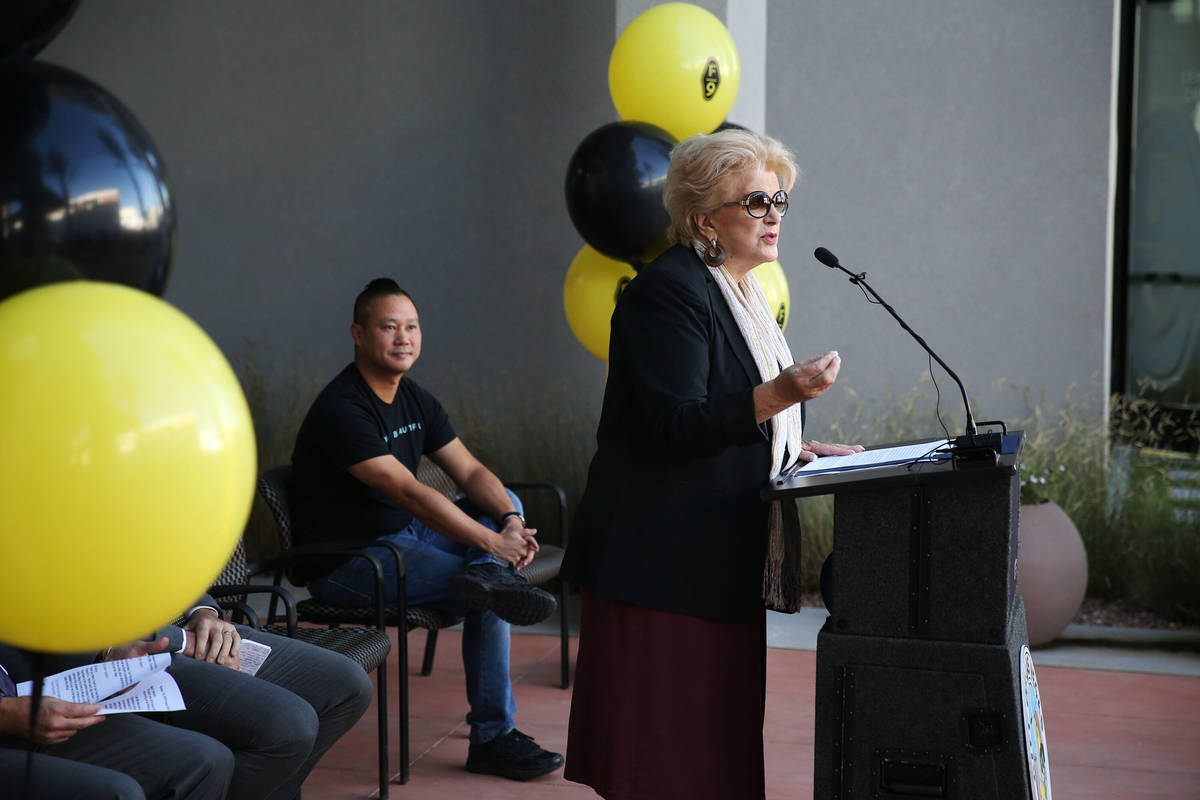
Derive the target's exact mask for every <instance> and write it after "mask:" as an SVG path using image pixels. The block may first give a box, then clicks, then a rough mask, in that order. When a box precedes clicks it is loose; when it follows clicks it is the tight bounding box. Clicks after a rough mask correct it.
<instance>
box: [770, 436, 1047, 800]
mask: <svg viewBox="0 0 1200 800" xmlns="http://www.w3.org/2000/svg"><path fill="white" fill-rule="evenodd" d="M1022 442H1023V436H1022V434H1020V433H1014V434H1008V435H1006V436H1005V437H1004V445H1003V447H1002V448H1001V449H1002V450H1003V451H1004V452H1002V453H1001V454H1000V455H999V456H998V458H996V459H995V461H994V463H991V462H988V463H985V464H983V465H980V464H979V463H977V462H975V463H970V464H968V463H962V464H960V463H956V461H955V460H954V459H951V458H946V459H944V460H941V461H935V462H928V461H922V462H916V463H904V464H897V465H891V466H877V467H871V468H866V469H858V470H851V471H845V472H830V473H817V474H813V475H805V474H804V473H801V475H800V476H792V477H787V478H783V479H776V480H773V481H772V482H771V484H770V485H769V486H768V487H767V488H766V489H764V490H763V493H762V494H763V498H764V499H769V500H773V499H776V498H795V497H805V496H813V495H821V494H832V495H834V537H833V563H832V569H833V584H832V585H833V597H832V598H831V604H832V606H833V608H832V610H831V612H830V616H829V618H828V619H827V620H826V622H825V625H824V627H823V628H822V629H821V632H820V634H819V635H818V638H817V683H816V740H815V752H814V755H815V758H814V775H813V786H814V797H815V798H817V800H849V799H850V798H880V799H881V800H906V799H907V798H915V797H937V798H962V800H988V799H990V798H994V800H1019V799H1020V798H1026V800H1031V799H1032V800H1047V798H1049V797H1050V779H1049V767H1048V764H1047V762H1046V748H1045V735H1044V725H1043V724H1042V721H1041V704H1040V697H1039V696H1038V693H1037V681H1036V677H1035V676H1034V674H1033V665H1032V659H1030V658H1029V656H1028V652H1029V651H1028V639H1027V634H1026V629H1025V610H1024V606H1023V604H1022V602H1021V599H1020V597H1019V596H1018V595H1017V593H1016V564H1017V526H1018V513H1019V512H1018V510H1019V488H1020V483H1019V473H1020V449H1021V444H1022ZM883 447H890V445H884V446H883ZM872 449H877V448H872ZM1031 775H1032V778H1031Z"/></svg>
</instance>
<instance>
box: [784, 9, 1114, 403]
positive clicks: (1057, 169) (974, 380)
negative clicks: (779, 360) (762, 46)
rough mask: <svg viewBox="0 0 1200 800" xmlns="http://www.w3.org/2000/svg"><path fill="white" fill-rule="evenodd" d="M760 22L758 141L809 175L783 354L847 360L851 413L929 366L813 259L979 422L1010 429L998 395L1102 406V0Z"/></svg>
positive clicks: (823, 13)
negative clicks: (878, 301)
mask: <svg viewBox="0 0 1200 800" xmlns="http://www.w3.org/2000/svg"><path fill="white" fill-rule="evenodd" d="M767 23H768V32H767V43H768V51H769V54H770V55H769V58H768V64H769V65H771V64H773V65H774V66H773V67H771V66H769V67H768V75H769V76H771V77H769V78H768V81H769V82H770V83H771V84H773V85H771V86H768V90H767V114H766V116H767V130H768V132H769V133H771V134H772V135H774V136H776V137H778V138H780V139H782V140H783V141H785V142H787V143H788V144H790V145H791V146H792V147H793V148H794V149H795V151H796V153H797V155H798V157H799V161H800V163H801V166H802V167H803V169H804V171H805V173H806V176H805V178H804V181H803V183H801V184H800V186H799V188H798V190H797V191H796V192H794V201H793V206H792V209H793V210H792V212H791V214H790V215H789V216H788V218H787V220H786V224H785V225H784V228H785V230H784V233H783V243H782V245H781V247H780V251H781V254H780V261H781V263H782V264H783V265H784V267H785V271H786V273H787V276H788V280H789V284H790V289H791V296H792V302H793V308H794V316H793V317H792V321H791V323H790V324H789V328H788V339H789V342H790V343H791V345H792V349H793V351H794V352H795V353H796V354H797V355H799V354H800V353H816V352H820V351H823V350H824V349H826V348H834V349H837V350H838V351H839V352H840V353H841V354H842V356H843V362H844V363H843V368H842V375H841V381H842V382H844V383H845V384H846V385H849V386H853V387H854V388H855V389H856V390H857V391H858V393H859V396H860V397H863V396H867V397H869V396H873V395H877V394H878V393H880V392H881V391H882V390H884V389H885V388H889V387H890V388H892V389H894V390H897V391H903V390H906V389H908V388H909V387H911V386H912V385H913V383H914V380H915V379H916V378H917V376H918V374H919V373H920V372H921V371H922V370H924V369H926V358H925V355H924V352H923V351H922V350H921V349H920V348H919V346H918V345H916V344H915V343H911V342H910V341H908V340H907V338H906V337H905V335H904V333H903V331H901V330H900V328H899V327H898V326H897V325H896V323H895V322H894V321H893V320H892V318H891V317H890V316H889V315H888V314H887V312H886V311H884V310H883V309H881V308H879V307H877V306H870V305H868V304H867V302H866V300H865V299H864V298H863V296H862V295H861V294H860V293H859V291H858V290H857V289H856V288H855V287H853V286H851V285H850V284H849V283H848V282H847V281H846V280H845V278H844V276H842V274H841V273H834V272H832V271H830V270H828V269H826V268H825V267H823V266H821V265H820V264H818V263H817V262H816V261H814V260H813V258H812V255H811V254H812V251H813V249H814V248H815V247H817V246H822V245H823V246H825V247H828V248H829V249H830V250H832V251H833V252H834V253H836V254H837V255H838V257H839V258H840V259H841V261H842V263H843V264H846V265H848V266H851V267H853V268H854V269H855V270H856V271H866V272H867V273H868V281H869V282H870V283H871V285H872V286H873V287H874V288H875V289H876V291H878V292H879V293H880V294H881V295H882V296H883V297H884V299H885V300H887V301H888V302H890V303H891V304H892V306H894V307H895V308H896V309H897V311H899V312H900V314H901V316H903V317H905V319H906V320H907V321H908V323H909V324H910V325H911V326H912V327H913V328H914V329H915V330H916V331H917V332H918V333H920V334H921V335H922V336H923V337H924V338H925V339H926V341H927V342H929V344H930V345H931V346H932V347H933V348H934V350H936V351H937V352H938V353H939V354H940V355H941V356H942V358H943V359H945V360H946V362H947V363H949V364H950V365H951V366H952V367H954V368H955V370H956V371H957V372H958V373H959V376H960V377H961V378H962V380H963V382H964V383H966V385H967V387H968V389H969V391H970V394H971V402H972V406H973V407H974V410H975V412H976V416H977V417H979V418H983V419H992V418H996V417H1006V418H1015V417H1016V416H1017V415H1018V414H1019V413H1020V411H1021V408H1022V405H1023V404H1022V403H1021V402H1020V399H1019V397H1020V392H1014V391H1011V390H1003V391H1002V390H997V389H996V388H995V387H994V386H993V384H994V382H995V381H997V380H999V379H1003V381H1004V382H1005V383H1010V384H1015V385H1016V386H1018V387H1030V388H1032V389H1033V391H1034V393H1035V395H1036V394H1039V393H1041V392H1044V393H1045V395H1046V397H1047V399H1048V400H1050V401H1052V402H1057V401H1061V400H1062V399H1063V398H1064V396H1065V393H1066V391H1067V388H1068V387H1069V386H1070V384H1071V383H1078V384H1080V386H1081V387H1083V388H1084V389H1085V390H1087V391H1090V393H1091V395H1092V396H1093V397H1095V396H1096V394H1097V393H1099V394H1100V395H1103V393H1104V391H1105V387H1102V386H1101V373H1103V372H1104V371H1105V370H1106V368H1107V367H1106V365H1107V360H1108V352H1109V343H1108V338H1107V336H1106V320H1107V318H1108V315H1109V307H1108V305H1109V304H1108V299H1107V298H1108V287H1109V285H1110V278H1109V267H1108V253H1107V222H1108V218H1109V208H1108V202H1109V201H1108V191H1109V174H1108V170H1109V143H1110V131H1109V128H1110V125H1109V113H1110V95H1111V85H1112V66H1111V61H1112V42H1113V8H1112V4H1111V3H1109V2H1098V1H1097V0H1055V2H1053V3H1045V2H1040V0H1020V1H1019V2H1017V1H1015V0H1010V1H1009V2H1003V3H997V2H994V1H993V0H955V1H954V2H950V1H949V0H906V2H894V0H855V2H844V1H840V0H809V1H808V2H803V3H785V2H774V3H771V4H770V11H769V15H768V20H767ZM839 276H841V277H839ZM939 372H940V371H939ZM942 384H943V391H944V390H945V389H946V388H947V387H948V388H949V389H950V391H951V392H953V391H954V386H953V384H952V383H950V382H949V381H948V380H946V381H942ZM958 406H959V404H958V403H957V402H955V403H954V404H953V406H952V408H955V409H956V408H958ZM951 419H952V418H951V417H947V421H948V423H949V422H950V420H951ZM954 419H956V420H961V417H958V418H954ZM955 424H958V423H957V422H956V423H955Z"/></svg>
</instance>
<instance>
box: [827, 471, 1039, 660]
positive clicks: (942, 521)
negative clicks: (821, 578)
mask: <svg viewBox="0 0 1200 800" xmlns="http://www.w3.org/2000/svg"><path fill="white" fill-rule="evenodd" d="M1011 472H1012V474H1007V475H1006V474H1002V473H1001V472H999V471H988V472H986V473H981V474H980V475H979V476H978V477H977V478H974V479H972V478H969V477H967V478H964V476H963V475H962V474H958V475H955V474H951V475H950V476H949V477H950V478H953V479H948V480H945V481H939V482H935V481H930V482H927V483H921V484H919V485H913V486H890V487H886V488H873V489H867V490H848V491H843V492H841V493H839V494H838V495H837V502H836V503H835V506H834V531H835V534H834V557H833V597H832V606H833V607H832V609H831V613H832V615H833V616H832V621H831V629H832V630H833V631H835V632H837V633H843V634H856V635H862V636H887V637H901V638H908V637H911V638H920V639H938V640H943V641H958V642H978V643H989V644H999V645H1003V644H1005V642H1007V641H1008V640H1009V636H1008V631H1007V624H1008V617H1009V610H1010V609H1011V608H1012V604H1013V598H1014V597H1015V594H1016V576H1017V564H1016V559H1017V523H1018V509H1019V507H1020V506H1019V491H1020V483H1019V476H1018V475H1017V474H1016V471H1015V470H1012V471H1011Z"/></svg>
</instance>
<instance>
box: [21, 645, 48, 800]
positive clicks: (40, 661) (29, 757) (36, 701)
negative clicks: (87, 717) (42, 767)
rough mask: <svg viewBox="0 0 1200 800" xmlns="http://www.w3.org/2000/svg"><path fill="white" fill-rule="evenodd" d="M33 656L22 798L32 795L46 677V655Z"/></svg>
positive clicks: (33, 654)
mask: <svg viewBox="0 0 1200 800" xmlns="http://www.w3.org/2000/svg"><path fill="white" fill-rule="evenodd" d="M30 655H31V656H32V657H33V702H32V703H30V705H29V738H27V739H26V740H25V786H24V788H23V790H22V792H21V794H22V797H23V798H24V800H29V798H31V797H32V796H33V795H32V794H31V792H32V787H33V753H34V749H35V747H34V736H35V735H36V733H37V719H38V712H39V711H40V709H41V705H42V680H43V679H44V678H45V677H46V657H45V655H44V654H42V653H40V652H32V653H30Z"/></svg>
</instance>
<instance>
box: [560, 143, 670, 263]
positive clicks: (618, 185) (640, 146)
mask: <svg viewBox="0 0 1200 800" xmlns="http://www.w3.org/2000/svg"><path fill="white" fill-rule="evenodd" d="M674 146H675V137H673V136H671V134H669V133H667V132H666V131H665V130H663V129H662V128H660V127H658V126H657V125H651V124H649V123H647V122H633V121H623V122H611V123H609V124H607V125H602V126H601V127H599V128H597V129H596V130H594V131H592V132H591V133H589V134H588V135H587V136H586V137H585V138H584V140H583V141H582V142H580V144H579V147H577V148H576V149H575V154H574V155H572V156H571V161H570V164H569V165H568V166H567V186H566V190H567V212H568V213H569V214H570V215H571V222H573V223H574V224H575V228H576V230H578V231H579V235H580V236H582V237H583V238H584V240H585V241H586V242H587V243H588V244H590V245H591V246H592V247H594V248H595V249H596V250H598V251H600V252H601V253H603V254H604V255H606V256H608V257H609V258H613V259H616V260H618V261H625V262H628V263H631V264H634V265H635V266H640V265H641V264H644V263H646V262H648V261H651V260H652V259H653V258H654V257H655V256H657V255H658V254H659V253H661V252H662V251H663V250H665V249H667V245H668V244H669V242H668V240H667V226H668V225H669V224H670V218H669V217H668V216H667V210H666V208H665V207H664V206H663V202H662V193H663V187H664V186H665V185H666V182H667V167H668V166H669V165H670V163H671V148H672V147H674Z"/></svg>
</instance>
